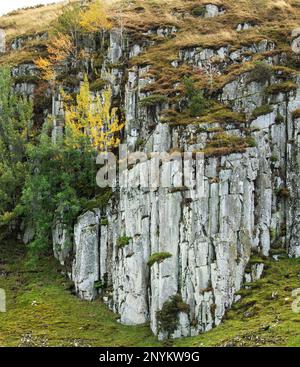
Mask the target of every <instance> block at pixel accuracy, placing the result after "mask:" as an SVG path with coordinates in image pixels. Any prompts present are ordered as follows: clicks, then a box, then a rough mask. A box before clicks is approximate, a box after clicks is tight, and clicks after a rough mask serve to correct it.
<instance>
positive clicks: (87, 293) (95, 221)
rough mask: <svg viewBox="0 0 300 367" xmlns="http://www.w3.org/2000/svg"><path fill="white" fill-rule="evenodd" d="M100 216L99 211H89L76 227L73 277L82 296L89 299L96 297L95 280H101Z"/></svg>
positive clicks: (79, 219)
mask: <svg viewBox="0 0 300 367" xmlns="http://www.w3.org/2000/svg"><path fill="white" fill-rule="evenodd" d="M99 218H100V217H99V211H97V210H95V212H91V211H88V212H86V213H85V214H83V215H82V216H81V217H79V218H78V221H77V224H76V225H75V228H74V252H75V254H76V255H75V258H74V262H73V268H72V279H73V280H74V284H75V289H76V292H77V293H78V295H79V296H80V298H82V299H85V300H88V301H90V300H92V299H94V298H95V296H96V294H97V290H96V287H95V282H97V281H98V280H99V258H100V254H99Z"/></svg>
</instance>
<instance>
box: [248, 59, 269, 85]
mask: <svg viewBox="0 0 300 367" xmlns="http://www.w3.org/2000/svg"><path fill="white" fill-rule="evenodd" d="M272 74H273V71H272V67H271V66H270V65H268V64H266V63H265V62H256V63H255V66H254V68H253V69H252V70H251V72H250V79H251V80H252V81H256V82H259V83H262V84H264V83H266V82H268V81H270V79H271V76H272Z"/></svg>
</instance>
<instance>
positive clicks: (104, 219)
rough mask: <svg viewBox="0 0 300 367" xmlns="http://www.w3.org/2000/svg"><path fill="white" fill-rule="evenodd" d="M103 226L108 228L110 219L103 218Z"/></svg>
mask: <svg viewBox="0 0 300 367" xmlns="http://www.w3.org/2000/svg"><path fill="white" fill-rule="evenodd" d="M100 223H101V226H108V219H107V218H103V219H101V222H100Z"/></svg>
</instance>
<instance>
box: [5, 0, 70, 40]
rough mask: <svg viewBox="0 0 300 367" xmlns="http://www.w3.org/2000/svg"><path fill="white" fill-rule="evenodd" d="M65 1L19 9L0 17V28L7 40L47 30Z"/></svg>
mask: <svg viewBox="0 0 300 367" xmlns="http://www.w3.org/2000/svg"><path fill="white" fill-rule="evenodd" d="M64 4H65V1H63V2H61V3H56V4H50V5H46V6H42V7H38V8H35V9H21V10H18V11H16V12H14V13H12V14H11V15H10V14H8V15H5V16H2V17H0V28H3V29H5V30H6V36H7V39H8V40H11V39H12V38H14V37H16V36H19V35H22V34H31V33H39V32H42V31H45V30H47V29H48V27H49V25H50V23H51V22H52V21H53V20H54V19H55V18H56V17H57V16H58V14H59V13H60V11H61V8H62V6H63V5H64Z"/></svg>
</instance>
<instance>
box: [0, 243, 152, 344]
mask: <svg viewBox="0 0 300 367" xmlns="http://www.w3.org/2000/svg"><path fill="white" fill-rule="evenodd" d="M23 247H24V246H23ZM23 250H24V249H23ZM23 250H22V246H20V247H19V248H18V249H17V250H16V249H15V248H13V247H12V246H11V247H10V248H9V246H7V245H6V246H5V247H3V245H2V244H1V245H0V288H4V289H5V291H6V293H7V298H8V302H7V313H2V314H1V313H0V346H43V345H46V346H140V345H146V346H149V345H153V346H154V345H157V344H158V342H157V341H156V340H155V338H154V336H153V335H152V334H151V332H150V329H149V328H148V327H147V326H141V327H139V326H138V327H130V326H123V325H120V324H119V323H118V322H117V316H116V315H115V314H113V313H112V312H110V311H109V310H108V309H107V308H106V306H104V305H103V304H102V303H100V302H99V301H95V302H85V301H81V300H79V299H78V298H77V297H75V296H73V295H71V293H70V291H69V289H68V288H69V286H70V284H69V282H68V281H66V279H65V278H64V277H63V276H62V275H61V274H60V272H59V269H58V267H57V264H56V262H55V261H54V260H53V259H52V258H46V259H44V260H43V261H42V263H41V264H40V265H39V266H38V268H37V272H28V269H26V267H25V265H24V264H25V257H24V254H23Z"/></svg>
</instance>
